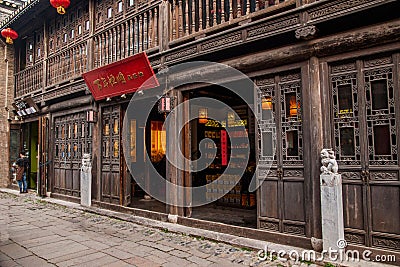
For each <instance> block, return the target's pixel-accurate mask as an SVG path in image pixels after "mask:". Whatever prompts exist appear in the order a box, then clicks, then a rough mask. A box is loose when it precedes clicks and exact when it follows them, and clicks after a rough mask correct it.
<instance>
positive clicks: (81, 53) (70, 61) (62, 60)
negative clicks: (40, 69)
mask: <svg viewBox="0 0 400 267" xmlns="http://www.w3.org/2000/svg"><path fill="white" fill-rule="evenodd" d="M47 61H48V64H47V66H48V70H47V85H53V84H56V83H60V82H63V81H65V80H69V79H71V78H76V77H78V76H81V74H82V73H83V72H86V71H87V70H88V51H87V43H86V42H84V43H81V44H79V45H76V46H74V47H72V48H70V49H68V50H64V51H62V52H61V53H59V54H56V55H54V56H51V57H49V58H48V59H47Z"/></svg>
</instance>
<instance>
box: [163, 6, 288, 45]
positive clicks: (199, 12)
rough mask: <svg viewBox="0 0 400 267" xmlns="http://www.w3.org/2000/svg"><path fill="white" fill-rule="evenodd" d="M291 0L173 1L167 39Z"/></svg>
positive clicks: (185, 34)
mask: <svg viewBox="0 0 400 267" xmlns="http://www.w3.org/2000/svg"><path fill="white" fill-rule="evenodd" d="M292 2H293V3H295V1H293V0H173V1H172V4H171V17H172V19H171V20H170V41H172V40H175V39H179V38H181V37H184V36H188V35H190V34H193V33H196V32H200V31H202V30H205V29H209V28H212V27H215V26H217V25H219V24H224V23H228V22H231V21H232V20H234V19H237V18H240V17H242V16H246V15H249V14H250V13H254V12H258V11H261V10H264V9H269V8H271V7H273V6H279V5H282V6H283V5H286V4H287V3H292Z"/></svg>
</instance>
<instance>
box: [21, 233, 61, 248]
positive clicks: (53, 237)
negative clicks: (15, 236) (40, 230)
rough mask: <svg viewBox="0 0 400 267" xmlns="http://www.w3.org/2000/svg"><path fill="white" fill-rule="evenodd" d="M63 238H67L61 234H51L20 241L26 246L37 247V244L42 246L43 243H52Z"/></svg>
mask: <svg viewBox="0 0 400 267" xmlns="http://www.w3.org/2000/svg"><path fill="white" fill-rule="evenodd" d="M61 240H65V237H62V236H59V235H49V236H44V237H38V238H32V239H28V240H24V241H21V242H19V243H20V244H21V245H23V246H24V247H26V248H31V247H36V246H41V245H46V244H50V243H55V242H58V241H61Z"/></svg>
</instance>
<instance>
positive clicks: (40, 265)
mask: <svg viewBox="0 0 400 267" xmlns="http://www.w3.org/2000/svg"><path fill="white" fill-rule="evenodd" d="M15 261H16V262H17V263H18V264H20V265H21V266H24V267H51V266H55V265H54V264H51V263H48V262H47V261H45V260H43V259H41V258H39V257H37V256H28V257H25V258H22V259H17V260H15Z"/></svg>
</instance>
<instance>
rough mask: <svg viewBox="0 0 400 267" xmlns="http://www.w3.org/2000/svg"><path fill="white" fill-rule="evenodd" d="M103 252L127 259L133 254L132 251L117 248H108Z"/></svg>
mask: <svg viewBox="0 0 400 267" xmlns="http://www.w3.org/2000/svg"><path fill="white" fill-rule="evenodd" d="M103 252H104V253H106V254H108V255H110V256H113V257H115V258H117V259H120V260H126V259H129V258H131V257H132V256H133V255H132V254H131V253H128V252H125V251H122V250H119V249H116V248H107V249H104V250H103Z"/></svg>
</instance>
